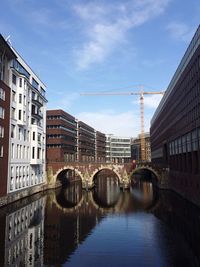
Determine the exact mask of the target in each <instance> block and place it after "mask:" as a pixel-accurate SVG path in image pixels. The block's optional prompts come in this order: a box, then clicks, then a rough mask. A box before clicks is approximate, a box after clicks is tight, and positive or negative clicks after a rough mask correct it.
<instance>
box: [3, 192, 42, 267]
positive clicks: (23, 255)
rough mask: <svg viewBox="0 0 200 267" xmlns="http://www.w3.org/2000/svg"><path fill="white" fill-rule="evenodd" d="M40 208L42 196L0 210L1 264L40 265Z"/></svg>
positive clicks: (15, 266) (15, 265)
mask: <svg viewBox="0 0 200 267" xmlns="http://www.w3.org/2000/svg"><path fill="white" fill-rule="evenodd" d="M20 206H22V205H20ZM44 207H45V198H44V197H43V198H40V199H38V200H36V201H34V202H32V203H31V204H28V205H26V206H25V205H23V207H21V208H19V207H18V208H16V205H14V204H13V205H11V206H9V207H8V208H7V209H6V208H5V209H3V211H5V213H4V215H3V216H1V217H0V221H1V226H4V228H2V229H5V236H4V237H5V239H4V240H5V241H4V242H5V243H4V244H3V243H1V249H0V256H1V257H0V258H1V261H0V263H1V266H13V267H18V266H20V267H21V266H27V267H29V266H43V233H44ZM11 210H15V211H14V212H13V211H11ZM10 211H11V212H10ZM1 232H2V231H1ZM2 234H3V233H2ZM2 238H3V237H1V242H2V241H3V240H2ZM3 252H4V255H3Z"/></svg>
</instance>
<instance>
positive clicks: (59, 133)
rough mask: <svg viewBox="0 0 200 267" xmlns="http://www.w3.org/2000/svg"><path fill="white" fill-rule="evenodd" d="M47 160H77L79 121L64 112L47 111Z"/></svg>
mask: <svg viewBox="0 0 200 267" xmlns="http://www.w3.org/2000/svg"><path fill="white" fill-rule="evenodd" d="M47 159H48V161H75V160H77V121H76V119H75V118H74V117H73V116H71V115H70V114H68V113H67V112H65V111H63V110H48V111H47Z"/></svg>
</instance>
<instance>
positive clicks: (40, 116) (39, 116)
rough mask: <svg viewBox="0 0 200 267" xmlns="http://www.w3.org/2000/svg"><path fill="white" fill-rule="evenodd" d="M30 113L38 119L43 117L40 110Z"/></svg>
mask: <svg viewBox="0 0 200 267" xmlns="http://www.w3.org/2000/svg"><path fill="white" fill-rule="evenodd" d="M31 115H32V116H33V117H34V118H36V119H38V120H41V119H42V118H43V115H42V113H41V112H35V111H32V113H31Z"/></svg>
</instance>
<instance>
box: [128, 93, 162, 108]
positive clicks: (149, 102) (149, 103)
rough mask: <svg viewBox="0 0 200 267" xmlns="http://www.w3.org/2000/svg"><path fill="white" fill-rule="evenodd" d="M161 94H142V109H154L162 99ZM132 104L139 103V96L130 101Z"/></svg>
mask: <svg viewBox="0 0 200 267" xmlns="http://www.w3.org/2000/svg"><path fill="white" fill-rule="evenodd" d="M162 97H163V95H145V96H144V109H145V110H146V109H154V110H155V109H156V108H157V107H158V105H159V103H160V101H161V99H162ZM132 103H133V104H134V105H135V104H136V103H137V104H138V105H139V104H140V100H139V98H138V99H137V100H134V101H133V102H132Z"/></svg>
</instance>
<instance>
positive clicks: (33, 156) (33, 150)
mask: <svg viewBox="0 0 200 267" xmlns="http://www.w3.org/2000/svg"><path fill="white" fill-rule="evenodd" d="M32 158H33V159H34V158H35V147H33V148H32Z"/></svg>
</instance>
